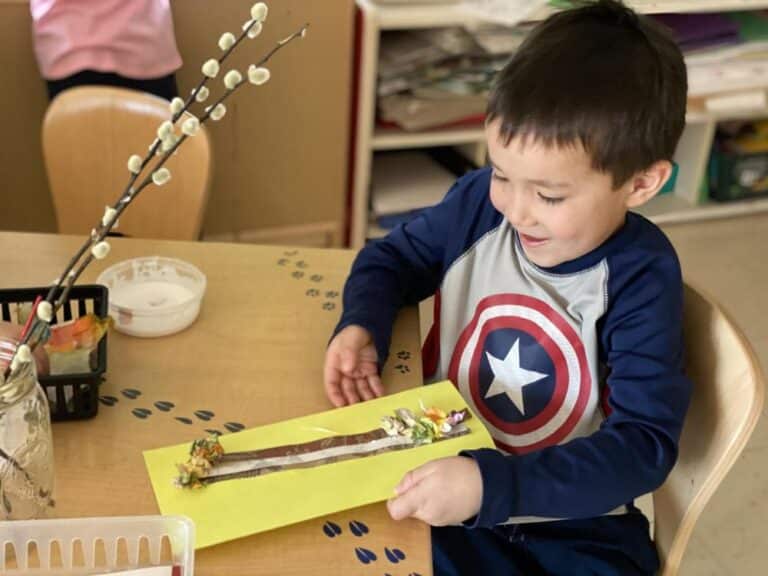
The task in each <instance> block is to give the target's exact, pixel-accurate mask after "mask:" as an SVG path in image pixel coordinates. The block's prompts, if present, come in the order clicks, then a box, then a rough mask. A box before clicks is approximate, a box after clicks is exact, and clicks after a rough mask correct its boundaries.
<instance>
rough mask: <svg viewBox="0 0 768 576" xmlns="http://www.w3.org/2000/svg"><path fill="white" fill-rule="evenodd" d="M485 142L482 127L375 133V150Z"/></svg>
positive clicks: (383, 129)
mask: <svg viewBox="0 0 768 576" xmlns="http://www.w3.org/2000/svg"><path fill="white" fill-rule="evenodd" d="M484 140H485V131H484V130H483V128H482V127H477V128H476V127H473V128H453V129H445V130H429V131H426V132H404V131H403V130H398V129H396V128H377V129H376V130H374V133H373V142H372V146H373V149H374V150H394V149H403V148H428V147H430V146H450V145H452V144H474V143H477V142H483V141H484Z"/></svg>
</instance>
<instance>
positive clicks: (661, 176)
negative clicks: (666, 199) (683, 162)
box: [626, 160, 672, 208]
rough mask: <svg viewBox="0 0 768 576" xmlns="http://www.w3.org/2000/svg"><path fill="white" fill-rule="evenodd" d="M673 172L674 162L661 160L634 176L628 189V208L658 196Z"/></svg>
mask: <svg viewBox="0 0 768 576" xmlns="http://www.w3.org/2000/svg"><path fill="white" fill-rule="evenodd" d="M671 174H672V163H671V162H669V161H668V160H659V161H658V162H655V163H653V164H651V166H649V167H648V168H646V169H645V170H642V171H640V172H638V173H637V174H635V175H634V176H632V178H630V181H629V184H630V185H629V189H628V190H627V197H626V203H627V208H637V207H638V206H642V205H643V204H645V203H646V202H648V200H650V199H651V198H653V197H654V196H656V194H658V193H659V190H661V189H662V187H663V186H664V184H665V183H666V181H667V180H669V177H670V175H671Z"/></svg>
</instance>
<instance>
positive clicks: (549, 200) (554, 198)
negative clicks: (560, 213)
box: [538, 192, 565, 204]
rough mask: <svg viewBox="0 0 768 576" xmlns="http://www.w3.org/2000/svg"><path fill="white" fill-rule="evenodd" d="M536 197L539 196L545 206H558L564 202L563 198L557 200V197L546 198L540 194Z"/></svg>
mask: <svg viewBox="0 0 768 576" xmlns="http://www.w3.org/2000/svg"><path fill="white" fill-rule="evenodd" d="M538 195H539V198H541V199H542V200H544V202H546V203H547V204H560V202H562V201H563V200H565V198H558V197H555V196H546V195H544V194H542V193H541V192H539V193H538Z"/></svg>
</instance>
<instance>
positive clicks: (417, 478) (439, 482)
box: [387, 456, 483, 526]
mask: <svg viewBox="0 0 768 576" xmlns="http://www.w3.org/2000/svg"><path fill="white" fill-rule="evenodd" d="M395 493H396V494H397V496H396V497H395V498H392V499H391V500H389V501H388V502H387V508H388V509H389V515H390V516H392V518H393V519H395V520H402V519H403V518H409V517H410V518H418V519H419V520H422V521H424V522H426V523H427V524H430V525H432V526H446V525H449V524H459V523H460V522H463V521H464V520H466V519H467V518H471V517H472V516H475V515H476V514H477V513H478V512H479V511H480V505H481V503H482V501H483V479H482V476H481V475H480V468H479V467H478V465H477V462H475V461H474V460H473V459H472V458H465V457H464V456H453V457H451V458H441V459H440V460H433V461H432V462H427V463H426V464H424V465H423V466H419V467H418V468H416V469H415V470H411V471H410V472H408V474H406V475H405V476H404V477H403V479H402V480H401V481H400V484H398V485H397V487H396V488H395Z"/></svg>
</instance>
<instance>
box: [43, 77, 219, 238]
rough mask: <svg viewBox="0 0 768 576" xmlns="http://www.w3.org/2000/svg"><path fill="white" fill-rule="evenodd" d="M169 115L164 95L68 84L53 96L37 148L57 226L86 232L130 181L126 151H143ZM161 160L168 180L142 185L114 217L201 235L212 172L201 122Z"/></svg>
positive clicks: (123, 226)
mask: <svg viewBox="0 0 768 576" xmlns="http://www.w3.org/2000/svg"><path fill="white" fill-rule="evenodd" d="M170 117H171V113H170V109H169V106H168V101H166V100H164V99H162V98H158V97H156V96H153V95H151V94H146V93H143V92H138V91H135V90H128V89H123V88H113V87H106V86H83V87H77V88H71V89H69V90H65V91H64V92H62V93H61V94H59V95H58V96H57V97H56V98H55V99H54V100H53V102H52V103H51V105H50V106H49V107H48V111H47V113H46V115H45V119H44V121H43V155H44V158H45V167H46V171H47V173H48V182H49V185H50V188H51V193H52V195H53V205H54V210H55V212H56V219H57V221H58V231H59V232H60V233H63V234H88V233H89V232H90V231H91V229H92V228H93V227H94V226H95V225H96V224H97V223H98V222H100V221H101V217H102V215H103V214H104V207H105V206H107V205H112V204H114V202H115V201H116V200H117V198H118V197H119V195H120V194H121V193H122V192H123V191H124V189H125V186H126V184H127V183H128V177H129V175H130V174H129V172H128V168H127V163H128V158H129V157H130V156H131V155H132V154H138V155H139V156H141V157H142V158H143V157H144V156H145V154H146V153H147V151H148V150H147V147H148V146H149V145H150V144H151V143H152V142H153V141H154V139H155V138H156V134H157V128H158V127H159V126H160V124H161V123H162V122H163V121H165V120H168V119H170ZM152 165H154V164H150V166H152ZM165 166H166V167H167V168H168V169H169V170H170V171H171V180H170V181H169V182H168V183H166V184H165V185H163V186H155V185H154V184H151V185H150V186H148V187H147V188H146V189H144V190H143V191H142V192H141V193H140V194H139V196H138V197H137V198H136V199H135V201H134V202H135V203H134V204H132V205H131V206H130V208H129V209H128V210H126V212H125V214H124V215H123V216H121V217H120V221H119V227H118V228H117V230H116V231H117V232H121V233H123V234H125V235H127V236H134V237H143V238H165V239H175V240H197V239H198V238H199V237H200V229H201V226H202V219H203V213H204V210H205V205H206V200H207V195H208V185H209V181H210V171H211V170H210V166H211V145H210V139H209V137H208V133H207V131H206V130H205V129H204V127H201V128H200V132H198V133H197V134H195V136H193V137H191V138H187V140H186V141H185V142H184V144H183V145H182V146H181V147H180V148H179V150H178V153H177V154H175V155H174V156H172V157H171V158H170V159H169V160H168V162H167V163H166V164H165ZM148 168H149V167H148ZM145 173H148V170H147V171H146V172H145ZM145 173H142V176H141V177H140V178H142V179H143V177H144V175H145Z"/></svg>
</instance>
